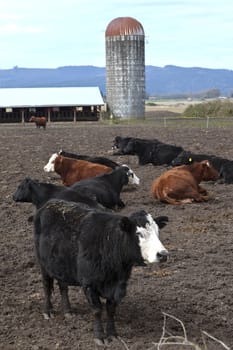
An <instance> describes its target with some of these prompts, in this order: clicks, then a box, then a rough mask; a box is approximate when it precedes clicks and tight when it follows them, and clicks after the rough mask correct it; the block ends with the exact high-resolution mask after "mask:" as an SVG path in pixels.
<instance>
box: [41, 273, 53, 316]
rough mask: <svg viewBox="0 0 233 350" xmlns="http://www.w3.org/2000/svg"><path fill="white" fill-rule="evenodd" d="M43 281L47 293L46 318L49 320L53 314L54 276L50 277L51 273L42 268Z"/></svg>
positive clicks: (44, 313) (45, 293)
mask: <svg viewBox="0 0 233 350" xmlns="http://www.w3.org/2000/svg"><path fill="white" fill-rule="evenodd" d="M41 273H42V283H43V288H44V295H45V304H44V312H43V315H44V318H45V319H46V320H48V319H49V318H50V316H51V310H52V308H53V305H52V303H51V295H52V291H53V278H51V277H49V275H48V274H47V273H46V272H45V271H44V270H43V269H42V270H41Z"/></svg>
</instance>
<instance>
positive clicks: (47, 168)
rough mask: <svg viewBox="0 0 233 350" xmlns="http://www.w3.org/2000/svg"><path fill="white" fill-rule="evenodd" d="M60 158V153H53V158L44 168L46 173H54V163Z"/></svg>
mask: <svg viewBox="0 0 233 350" xmlns="http://www.w3.org/2000/svg"><path fill="white" fill-rule="evenodd" d="M57 157H58V153H53V154H52V155H51V157H50V158H49V161H48V163H47V164H46V165H45V166H44V171H46V172H47V173H49V172H51V171H54V162H55V159H56V158H57Z"/></svg>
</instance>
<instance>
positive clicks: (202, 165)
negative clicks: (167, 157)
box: [151, 160, 219, 204]
mask: <svg viewBox="0 0 233 350" xmlns="http://www.w3.org/2000/svg"><path fill="white" fill-rule="evenodd" d="M218 178H219V173H218V171H217V170H216V169H215V168H214V167H213V166H212V165H211V164H210V162H209V161H208V160H203V161H202V162H194V163H192V164H190V165H181V166H178V167H174V168H172V169H169V170H168V171H166V172H165V173H163V174H162V175H161V176H159V177H158V178H157V179H155V180H154V181H153V183H152V187H151V192H152V195H153V197H154V198H157V199H159V200H160V201H161V202H165V203H170V204H185V203H192V202H193V201H196V202H202V201H207V200H208V199H209V197H208V194H207V191H206V190H205V189H204V188H203V187H201V186H200V185H199V184H200V182H201V181H210V180H212V181H215V180H217V179H218Z"/></svg>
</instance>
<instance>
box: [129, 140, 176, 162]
mask: <svg viewBox="0 0 233 350" xmlns="http://www.w3.org/2000/svg"><path fill="white" fill-rule="evenodd" d="M182 150H183V148H182V147H181V146H175V145H170V144H167V143H163V142H160V141H158V140H140V139H132V140H130V141H129V142H128V144H127V146H126V147H125V149H124V152H125V153H126V154H134V155H136V156H137V157H138V163H139V165H145V164H149V163H152V164H153V165H170V163H171V161H172V160H173V159H174V158H175V157H176V156H177V155H178V154H179V153H180V152H181V151H182Z"/></svg>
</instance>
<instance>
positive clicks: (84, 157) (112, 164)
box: [59, 150, 119, 169]
mask: <svg viewBox="0 0 233 350" xmlns="http://www.w3.org/2000/svg"><path fill="white" fill-rule="evenodd" d="M59 154H60V155H61V156H63V157H68V158H74V159H82V160H87V161H88V162H92V163H98V164H103V165H106V166H108V167H109V168H112V169H115V168H116V167H117V166H119V164H118V163H116V162H114V161H112V160H111V159H108V158H105V157H91V156H87V155H83V154H75V153H70V152H66V151H63V150H60V151H59Z"/></svg>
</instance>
